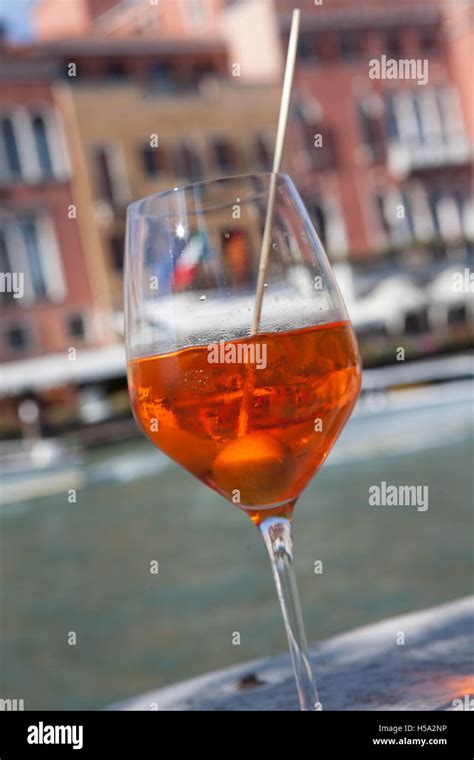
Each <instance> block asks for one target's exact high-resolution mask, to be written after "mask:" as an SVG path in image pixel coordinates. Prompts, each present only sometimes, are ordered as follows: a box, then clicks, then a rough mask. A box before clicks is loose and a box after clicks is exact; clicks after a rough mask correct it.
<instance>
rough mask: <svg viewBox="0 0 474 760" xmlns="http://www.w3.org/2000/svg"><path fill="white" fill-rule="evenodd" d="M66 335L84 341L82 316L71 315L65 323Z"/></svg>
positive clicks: (84, 327) (84, 333) (84, 332)
mask: <svg viewBox="0 0 474 760" xmlns="http://www.w3.org/2000/svg"><path fill="white" fill-rule="evenodd" d="M67 331H68V335H69V337H71V338H74V339H75V340H84V338H85V337H86V326H85V321H84V317H83V316H82V314H73V315H72V317H69V319H68V322H67Z"/></svg>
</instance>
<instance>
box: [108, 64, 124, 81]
mask: <svg viewBox="0 0 474 760" xmlns="http://www.w3.org/2000/svg"><path fill="white" fill-rule="evenodd" d="M127 73H128V72H127V69H126V66H125V64H124V63H122V61H111V62H110V63H109V64H108V66H107V78H108V79H125V78H126V77H127Z"/></svg>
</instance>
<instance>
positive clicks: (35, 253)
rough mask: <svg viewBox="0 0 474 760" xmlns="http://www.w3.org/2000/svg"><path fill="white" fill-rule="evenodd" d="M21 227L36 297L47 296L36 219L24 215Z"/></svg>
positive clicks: (20, 223)
mask: <svg viewBox="0 0 474 760" xmlns="http://www.w3.org/2000/svg"><path fill="white" fill-rule="evenodd" d="M19 227H20V233H21V236H22V239H23V243H24V250H25V254H26V260H27V264H28V270H29V277H30V282H31V287H32V289H33V292H34V294H35V297H36V298H45V297H46V282H45V278H44V272H43V263H42V260H41V252H40V247H39V239H38V230H37V226H36V223H35V220H34V219H33V217H24V218H23V219H20V222H19Z"/></svg>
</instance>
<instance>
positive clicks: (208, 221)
mask: <svg viewBox="0 0 474 760" xmlns="http://www.w3.org/2000/svg"><path fill="white" fill-rule="evenodd" d="M271 183H273V191H274V194H275V205H274V210H273V215H272V220H271V221H272V228H271V245H270V248H269V257H268V266H267V271H266V275H265V284H264V288H263V302H262V308H261V314H260V320H259V328H258V331H257V332H254V331H253V330H252V319H253V315H254V310H255V293H256V286H257V280H258V270H259V260H260V251H261V245H262V236H263V230H264V226H265V218H266V213H267V205H268V196H269V190H270V187H271ZM125 338H126V346H127V360H128V382H129V391H130V398H131V404H132V408H133V411H134V414H135V417H136V420H137V421H138V423H139V425H140V426H141V428H142V430H143V431H144V433H145V434H146V435H147V436H148V438H150V440H151V441H152V442H153V443H154V444H155V446H157V447H158V448H159V449H161V451H163V452H164V453H165V454H167V455H168V456H169V457H171V458H172V459H174V460H175V461H176V462H178V464H180V465H181V466H182V467H184V468H185V469H186V470H188V471H189V472H191V473H192V474H193V475H195V476H196V477H197V478H198V479H199V480H201V481H202V482H203V483H205V484H206V485H208V486H209V487H210V488H212V489H214V490H215V491H217V492H218V493H220V494H222V496H224V497H225V498H226V499H227V500H228V501H229V502H230V503H231V504H233V505H235V506H236V507H238V508H240V509H241V510H242V511H243V512H245V513H246V514H247V515H248V516H249V517H250V518H251V520H252V521H253V522H254V524H255V525H256V526H257V527H258V529H259V530H260V533H261V535H262V537H263V540H264V543H265V545H266V547H267V550H268V553H269V555H270V560H271V565H272V570H273V575H274V579H275V583H276V587H277V593H278V598H279V601H280V605H281V609H282V612H283V618H284V622H285V626H286V632H287V636H288V641H289V646H290V653H291V658H292V662H293V668H294V674H295V679H296V685H297V690H298V697H299V701H300V705H301V709H302V710H317V709H321V706H320V704H319V701H318V695H317V691H316V687H315V684H314V680H313V676H312V672H311V665H310V660H309V655H308V646H307V643H306V637H305V632H304V628H303V620H302V615H301V608H300V602H299V598H298V591H297V586H296V579H295V573H294V568H293V553H292V541H291V520H292V515H293V510H294V506H295V503H296V500H297V499H298V497H299V495H300V494H301V492H302V490H303V489H304V488H305V486H306V485H307V484H308V482H309V480H310V479H311V478H312V476H313V475H314V474H315V472H316V471H317V470H318V468H319V467H320V466H321V465H322V464H323V462H324V461H325V459H326V457H327V455H328V453H329V451H330V449H331V448H332V446H333V445H334V443H335V441H336V439H337V437H338V436H339V433H340V432H341V430H342V428H343V426H344V425H345V423H346V422H347V419H348V418H349V416H350V414H351V411H352V409H353V406H354V404H355V401H356V399H357V396H358V393H359V389H360V377H361V369H360V359H359V354H358V349H357V344H356V341H355V338H354V334H353V331H352V328H351V325H350V322H349V320H348V316H347V313H346V310H345V307H344V304H343V301H342V298H341V295H340V293H339V291H338V288H337V285H336V283H335V280H334V276H333V274H332V272H331V268H330V266H329V263H328V260H327V258H326V255H325V253H324V250H323V247H322V245H321V243H320V241H319V238H318V236H317V234H316V231H315V229H314V227H313V225H312V224H311V221H310V219H309V217H308V214H307V212H306V209H305V207H304V204H303V203H302V201H301V199H300V197H299V195H298V193H297V191H296V189H295V187H294V185H293V183H292V181H291V179H290V178H289V177H288V176H286V175H281V174H278V175H275V174H273V175H272V174H250V175H243V176H236V177H228V178H225V179H218V180H212V181H208V182H199V183H196V184H192V185H188V186H186V187H176V188H174V189H172V190H170V191H167V192H162V193H157V194H156V195H152V196H149V197H147V198H144V199H142V200H139V201H137V202H135V203H132V204H131V205H130V206H129V208H128V214H127V240H126V261H125Z"/></svg>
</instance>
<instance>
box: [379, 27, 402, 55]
mask: <svg viewBox="0 0 474 760" xmlns="http://www.w3.org/2000/svg"><path fill="white" fill-rule="evenodd" d="M383 52H384V53H385V54H386V56H387V57H388V58H401V56H402V41H401V38H400V34H399V33H398V32H388V33H387V34H386V35H385V39H384V40H383Z"/></svg>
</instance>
